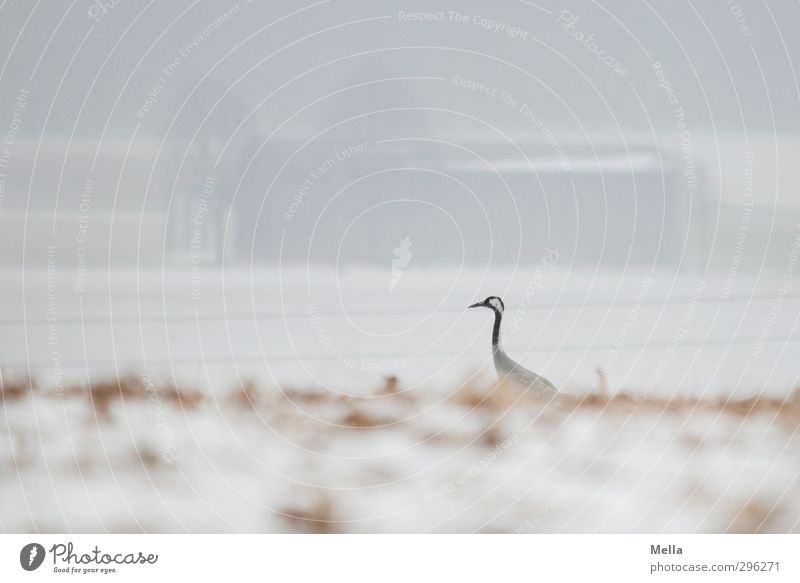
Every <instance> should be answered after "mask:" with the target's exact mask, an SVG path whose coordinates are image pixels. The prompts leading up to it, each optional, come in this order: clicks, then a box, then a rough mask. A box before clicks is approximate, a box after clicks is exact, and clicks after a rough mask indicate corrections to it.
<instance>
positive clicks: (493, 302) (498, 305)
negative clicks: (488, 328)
mask: <svg viewBox="0 0 800 583" xmlns="http://www.w3.org/2000/svg"><path fill="white" fill-rule="evenodd" d="M467 307H469V308H491V309H492V310H494V311H495V312H496V313H498V314H502V313H503V310H505V309H506V307H505V305H503V300H501V299H500V298H498V297H497V296H489V297H488V298H486V299H485V300H483V301H482V302H478V303H477V304H472V305H471V306H467Z"/></svg>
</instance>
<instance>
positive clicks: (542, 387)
mask: <svg viewBox="0 0 800 583" xmlns="http://www.w3.org/2000/svg"><path fill="white" fill-rule="evenodd" d="M469 307H470V308H489V309H490V310H492V311H493V312H494V328H493V329H492V360H494V369H495V371H496V372H497V376H498V378H499V379H500V380H501V381H511V382H513V383H514V384H517V385H520V386H522V387H524V388H526V389H528V390H529V391H530V392H531V393H532V394H533V395H534V396H536V397H539V398H542V399H546V398H550V397H553V396H554V395H556V394H557V393H558V391H557V390H556V388H555V387H554V386H553V383H551V382H550V381H548V380H547V379H546V378H544V377H543V376H541V375H538V374H536V373H535V372H533V371H531V370H528V369H527V368H525V367H524V366H522V365H521V364H519V363H518V362H516V361H514V360H513V359H512V358H511V357H510V356H508V354H506V351H505V350H504V349H503V344H502V342H501V341H500V326H501V324H502V322H503V311H504V310H505V306H504V304H503V300H501V299H500V298H498V297H497V296H489V297H488V298H486V299H485V300H483V301H482V302H478V303H477V304H472V305H471V306H469Z"/></svg>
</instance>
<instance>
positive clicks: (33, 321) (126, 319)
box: [0, 294, 800, 326]
mask: <svg viewBox="0 0 800 583" xmlns="http://www.w3.org/2000/svg"><path fill="white" fill-rule="evenodd" d="M775 297H776V296H775V295H774V294H773V295H769V296H767V295H761V296H738V297H730V298H728V299H726V300H719V299H718V298H702V297H701V298H691V297H689V296H686V297H685V298H656V299H647V300H643V301H631V300H625V301H620V302H616V301H615V302H614V303H608V302H600V301H598V302H586V303H583V302H577V301H573V302H568V303H563V302H557V303H553V304H540V305H530V306H526V307H525V309H526V310H527V311H536V312H545V311H550V310H574V309H578V308H581V309H596V308H626V307H633V306H636V305H639V306H663V305H669V304H683V303H686V302H688V301H690V300H692V301H694V302H696V303H698V304H729V303H737V302H748V301H751V302H762V301H774V300H775ZM798 299H800V294H793V295H792V294H787V295H785V296H783V301H788V300H798ZM464 311H465V307H460V306H459V307H456V306H454V307H445V308H440V309H438V310H436V313H437V314H456V313H463V312H464ZM509 312H511V310H509ZM428 314H429V312H426V311H424V310H420V309H419V308H408V309H388V310H387V309H382V308H376V309H370V310H364V309H361V310H353V311H352V312H350V311H348V312H340V311H336V312H334V311H326V310H316V311H315V315H319V316H320V317H323V318H331V319H332V318H348V317H349V318H353V317H395V316H397V317H399V316H404V317H405V316H413V315H428ZM309 316H310V314H309V312H307V311H302V312H301V311H291V310H290V311H287V312H278V311H269V312H266V311H265V312H254V313H250V314H245V313H231V314H201V315H200V317H199V318H198V317H197V316H196V315H195V314H180V315H177V316H171V315H165V314H145V315H142V316H141V317H135V316H127V315H126V316H113V312H112V316H110V317H109V316H89V317H85V318H83V319H81V318H79V317H75V316H71V317H66V318H56V319H55V320H53V321H50V320H47V319H46V318H39V317H37V318H26V319H22V318H13V319H6V320H0V326H22V325H27V326H42V325H50V324H58V325H70V324H110V323H112V321H113V323H115V324H138V323H140V322H141V323H169V322H195V321H198V320H199V321H200V322H225V321H228V322H241V321H264V320H297V319H307V318H309Z"/></svg>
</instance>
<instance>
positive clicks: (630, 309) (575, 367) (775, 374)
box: [0, 269, 800, 532]
mask: <svg viewBox="0 0 800 583" xmlns="http://www.w3.org/2000/svg"><path fill="white" fill-rule="evenodd" d="M62 273H63V272H62ZM7 281H8V282H10V284H9V285H7V286H6V287H5V288H4V290H3V291H2V294H3V299H4V301H3V302H2V305H1V307H0V310H2V314H0V317H1V318H2V322H3V324H2V325H3V328H4V334H3V336H2V340H0V341H1V342H2V347H1V348H2V355H3V357H2V363H3V365H4V368H3V399H2V401H1V404H0V407H2V415H0V432H1V433H2V434H3V436H4V438H3V439H2V440H0V448H1V449H0V466H2V467H3V468H4V470H3V471H2V473H0V528H2V529H3V530H4V531H10V532H20V531H26V532H27V531H57V532H62V531H96V530H108V531H134V532H138V531H148V532H163V531H168V532H172V531H178V532H183V531H192V532H197V531H215V532H216V531H225V532H227V531H248V532H250V531H255V532H264V531H266V532H273V531H278V532H283V531H322V532H331V531H333V532H340V531H341V532H395V531H402V532H406V531H414V532H416V531H435V532H440V531H444V532H464V531H502V532H596V531H599V532H631V531H635V532H636V531H638V532H652V531H667V532H687V531H710V532H721V531H735V532H753V531H759V532H762V531H766V532H773V531H774V532H787V531H793V532H797V531H800V457H798V455H797V452H798V451H800V436H798V426H800V397H799V396H798V392H797V391H796V390H795V385H796V384H797V366H796V363H797V359H796V355H797V349H798V343H799V339H798V335H797V332H796V324H797V319H798V313H800V311H798V309H797V308H798V300H797V299H796V298H795V297H794V296H792V295H791V293H785V292H781V291H780V287H779V285H780V282H779V281H770V280H759V281H747V280H743V279H739V280H737V282H736V286H735V287H734V289H733V290H732V292H731V293H730V294H727V295H721V291H720V290H721V289H722V286H723V285H724V282H723V281H718V280H712V279H708V278H706V279H702V278H698V277H692V276H683V277H681V278H677V279H676V278H673V277H670V276H667V275H664V274H642V273H638V274H637V273H634V274H631V275H628V276H626V277H619V276H616V277H614V276H611V275H593V274H576V273H573V272H564V273H562V272H561V271H559V270H558V269H555V270H547V271H545V272H538V273H537V272H534V273H517V274H512V273H510V272H509V273H505V272H494V273H461V274H455V275H454V274H447V273H438V272H435V271H430V272H425V273H423V272H411V271H409V273H407V274H404V275H403V278H402V279H401V280H400V282H399V284H397V285H396V287H395V288H394V289H390V284H389V281H390V278H389V274H388V270H387V273H375V272H368V273H364V272H349V273H345V274H336V273H331V272H319V271H311V272H309V273H306V272H305V271H303V270H294V271H285V272H275V273H263V272H262V273H259V274H257V275H255V276H251V275H250V274H247V273H243V272H238V273H227V274H225V275H223V274H220V273H213V274H212V273H209V274H204V278H203V279H202V280H201V285H200V288H199V290H198V289H195V290H194V291H197V292H199V293H198V294H195V295H194V296H193V295H192V292H193V290H192V281H191V274H190V273H186V274H173V275H170V276H167V277H166V278H164V279H162V278H160V277H159V276H154V275H148V276H143V275H140V276H137V275H136V274H135V273H128V274H125V273H122V274H114V275H113V276H112V277H110V278H109V277H107V276H106V275H105V274H103V275H99V274H91V275H90V277H89V279H88V280H87V288H86V289H87V291H84V292H82V293H75V292H74V290H73V289H72V288H71V286H72V285H73V281H72V278H70V277H67V276H63V275H59V276H52V277H50V280H49V281H48V277H47V274H46V273H40V274H28V276H27V277H26V279H25V281H24V289H23V280H22V279H21V278H19V277H16V278H15V277H14V276H9V278H7ZM454 281H455V282H456V285H454V283H453V282H454ZM53 289H55V291H56V293H55V294H52V293H51V292H52V290H53ZM489 294H497V295H502V296H503V297H504V298H506V306H507V321H506V322H505V327H504V330H505V332H506V347H507V349H508V350H509V352H510V353H511V354H512V355H514V356H516V357H518V358H519V360H521V361H522V362H523V363H524V364H525V365H527V366H529V367H530V368H533V369H535V370H539V371H543V372H544V373H545V374H546V375H547V376H548V377H550V378H551V379H552V380H553V381H554V382H555V383H556V384H557V385H559V386H560V387H561V388H562V389H563V391H564V392H565V393H566V394H567V396H565V397H564V398H562V399H559V400H558V401H556V402H553V403H551V404H549V405H542V404H541V403H537V402H533V401H530V400H529V399H528V398H526V397H525V396H524V395H523V394H520V393H519V392H517V391H516V390H515V389H514V388H513V387H502V386H501V387H496V386H494V385H493V383H492V380H491V379H492V377H491V370H490V367H489V366H488V365H489V364H490V361H489V332H490V314H488V313H475V311H465V310H464V309H463V308H464V306H465V305H466V304H467V303H471V302H473V301H475V300H478V299H482V298H483V297H485V296H486V295H489ZM778 298H779V299H778ZM772 314H774V316H773V315H772ZM28 364H30V367H29V366H28ZM598 366H602V367H603V368H604V369H605V370H606V371H607V377H608V383H607V387H606V388H603V387H599V386H596V382H595V372H594V371H595V368H596V367H598ZM29 373H30V374H31V375H32V376H33V377H34V378H35V380H36V381H37V382H36V386H34V387H29V386H28V385H27V384H26V383H25V381H24V379H25V377H26V376H27V375H28V374H29ZM118 375H120V376H121V378H122V382H120V383H118V382H117V380H116V379H117V376H118ZM390 375H394V376H396V377H397V380H396V381H395V380H389V381H387V380H386V377H387V376H390ZM90 386H91V390H90V389H89V388H88V387H90ZM175 387H177V388H175ZM605 391H607V393H608V396H606V395H605V394H603V393H604V392H605Z"/></svg>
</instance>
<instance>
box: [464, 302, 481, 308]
mask: <svg viewBox="0 0 800 583" xmlns="http://www.w3.org/2000/svg"><path fill="white" fill-rule="evenodd" d="M480 307H483V302H478V303H477V304H472V305H471V306H467V308H480Z"/></svg>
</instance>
